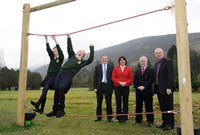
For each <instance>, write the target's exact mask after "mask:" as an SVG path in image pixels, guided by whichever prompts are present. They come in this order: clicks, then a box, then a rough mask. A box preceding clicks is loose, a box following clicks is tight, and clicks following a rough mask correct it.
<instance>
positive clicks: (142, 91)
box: [133, 56, 154, 127]
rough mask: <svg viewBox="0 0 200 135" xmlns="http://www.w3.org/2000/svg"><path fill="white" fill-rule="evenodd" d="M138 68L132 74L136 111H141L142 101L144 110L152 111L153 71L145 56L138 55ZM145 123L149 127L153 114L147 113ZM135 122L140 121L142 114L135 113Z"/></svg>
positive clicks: (138, 122) (151, 123) (152, 120)
mask: <svg viewBox="0 0 200 135" xmlns="http://www.w3.org/2000/svg"><path fill="white" fill-rule="evenodd" d="M139 62H140V68H138V69H137V70H136V71H135V75H134V82H133V83H134V86H135V89H136V90H135V92H136V109H135V112H136V113H142V107H143V102H144V104H145V109H146V112H153V88H152V84H153V81H154V78H153V77H154V74H153V73H154V71H153V69H151V68H150V67H149V66H148V65H147V63H148V59H147V57H146V56H142V57H140V61H139ZM146 117H147V125H148V126H149V127H151V126H152V125H153V122H154V115H153V114H147V115H146ZM135 122H136V123H137V124H140V123H142V114H137V115H136V117H135Z"/></svg>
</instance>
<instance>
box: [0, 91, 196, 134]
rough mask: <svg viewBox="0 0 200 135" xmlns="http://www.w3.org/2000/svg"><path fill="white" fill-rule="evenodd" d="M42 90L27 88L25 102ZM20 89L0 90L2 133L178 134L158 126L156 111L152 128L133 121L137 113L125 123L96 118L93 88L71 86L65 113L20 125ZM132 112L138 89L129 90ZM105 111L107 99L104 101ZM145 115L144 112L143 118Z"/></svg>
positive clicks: (176, 96) (50, 96)
mask: <svg viewBox="0 0 200 135" xmlns="http://www.w3.org/2000/svg"><path fill="white" fill-rule="evenodd" d="M53 93H54V91H49V93H48V100H47V102H46V106H45V113H47V112H50V111H51V107H52V103H53ZM40 94H41V91H39V90H34V91H27V94H26V99H27V102H26V105H27V107H29V109H27V110H26V111H30V110H31V108H32V106H31V105H30V100H35V101H36V100H37V99H38V98H39V96H40ZM192 95H193V113H194V126H195V127H200V105H199V103H200V93H193V94H192ZM17 98H18V93H17V91H0V135H27V134H29V135H47V134H51V135H160V134H167V135H175V134H177V133H176V129H174V130H171V131H163V130H161V129H157V128H156V127H155V124H160V123H161V115H160V114H158V115H155V124H154V126H153V127H151V128H149V127H147V126H146V124H145V122H143V123H142V124H141V125H133V123H134V117H130V118H129V121H128V122H127V123H125V124H120V123H118V122H113V123H108V122H107V120H106V118H103V120H102V121H101V122H95V121H94V119H95V109H96V97H95V93H94V92H93V91H88V90H86V89H81V88H79V89H77V88H76V89H75V88H74V89H71V90H70V91H69V93H68V94H67V95H66V102H65V104H66V108H65V112H66V113H67V114H66V117H62V118H55V117H52V118H48V117H46V116H45V115H42V114H38V113H37V115H36V118H35V119H34V120H33V121H32V124H31V125H30V126H25V127H18V126H17V125H16V120H17ZM178 102H179V93H178V92H176V93H175V94H174V103H175V106H174V107H175V110H180V109H179V103H178ZM112 104H113V111H115V97H114V94H113V103H112ZM129 105H130V106H129V112H130V113H131V112H133V111H134V110H135V93H134V92H130V96H129ZM154 111H160V110H159V107H158V101H157V96H156V95H154ZM103 114H105V101H104V103H103ZM145 119H146V117H145V116H144V121H145ZM175 119H176V125H180V113H178V114H177V115H175Z"/></svg>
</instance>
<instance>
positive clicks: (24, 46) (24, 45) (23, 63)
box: [17, 4, 30, 126]
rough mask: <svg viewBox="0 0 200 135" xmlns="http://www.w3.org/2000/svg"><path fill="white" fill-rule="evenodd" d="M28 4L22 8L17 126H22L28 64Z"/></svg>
mask: <svg viewBox="0 0 200 135" xmlns="http://www.w3.org/2000/svg"><path fill="white" fill-rule="evenodd" d="M29 18H30V4H24V6H23V22H22V39H21V58H20V71H19V87H18V88H19V89H18V111H17V125H18V126H24V118H25V101H26V84H27V62H28V32H29Z"/></svg>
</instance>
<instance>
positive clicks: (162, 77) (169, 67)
mask: <svg viewBox="0 0 200 135" xmlns="http://www.w3.org/2000/svg"><path fill="white" fill-rule="evenodd" d="M155 57H156V59H157V62H156V64H155V72H154V78H155V87H154V91H155V93H157V96H158V101H159V105H160V110H161V111H162V112H166V111H171V110H173V91H174V90H175V87H174V69H173V63H172V61H171V60H168V59H166V58H165V57H164V51H163V49H161V48H157V49H155ZM162 121H163V122H162V124H161V125H159V126H157V127H158V128H162V129H163V130H171V129H173V128H174V114H173V113H162Z"/></svg>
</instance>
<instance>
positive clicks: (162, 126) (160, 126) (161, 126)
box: [156, 124, 166, 128]
mask: <svg viewBox="0 0 200 135" xmlns="http://www.w3.org/2000/svg"><path fill="white" fill-rule="evenodd" d="M156 127H157V128H164V127H166V125H164V124H161V125H156Z"/></svg>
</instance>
